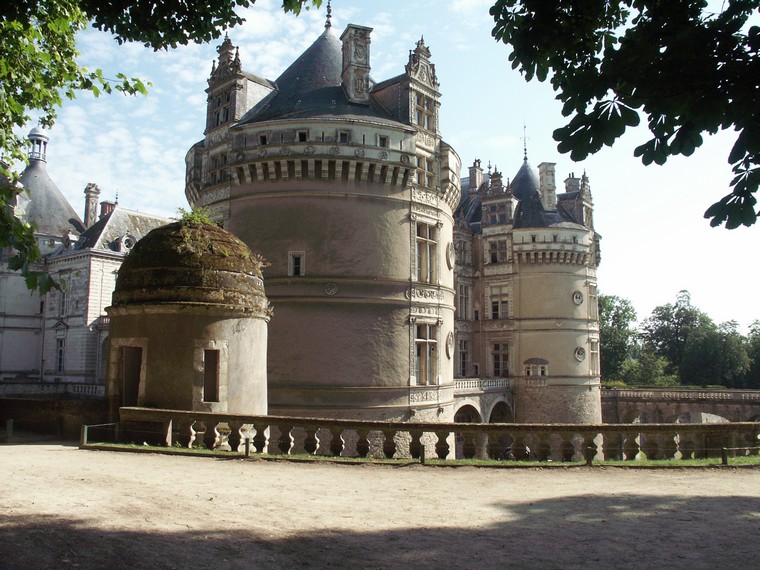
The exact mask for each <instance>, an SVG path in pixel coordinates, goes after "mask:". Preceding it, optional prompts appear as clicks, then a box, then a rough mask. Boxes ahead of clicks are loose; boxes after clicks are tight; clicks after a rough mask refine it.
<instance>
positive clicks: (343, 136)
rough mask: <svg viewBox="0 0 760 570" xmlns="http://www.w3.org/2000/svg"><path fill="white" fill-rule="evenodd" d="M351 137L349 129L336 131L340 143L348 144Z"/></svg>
mask: <svg viewBox="0 0 760 570" xmlns="http://www.w3.org/2000/svg"><path fill="white" fill-rule="evenodd" d="M350 139H351V133H350V132H349V131H338V142H339V143H341V144H348V142H349V140H350Z"/></svg>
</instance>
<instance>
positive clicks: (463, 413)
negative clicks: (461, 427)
mask: <svg viewBox="0 0 760 570" xmlns="http://www.w3.org/2000/svg"><path fill="white" fill-rule="evenodd" d="M454 421H455V422H457V423H465V424H474V423H481V422H482V421H483V420H482V418H481V417H480V412H479V411H478V410H477V409H476V408H475V406H473V405H472V404H464V405H463V406H461V407H460V408H459V409H458V410H457V411H456V413H455V414H454ZM476 437H477V435H471V434H464V433H462V432H455V433H454V441H455V444H454V453H455V457H456V458H457V459H463V458H465V459H471V458H473V457H475V449H476V441H475V440H476Z"/></svg>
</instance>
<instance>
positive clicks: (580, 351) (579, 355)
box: [575, 346, 586, 362]
mask: <svg viewBox="0 0 760 570" xmlns="http://www.w3.org/2000/svg"><path fill="white" fill-rule="evenodd" d="M584 358H586V349H585V348H583V347H580V346H579V347H578V348H576V349H575V360H577V361H578V362H583V359H584Z"/></svg>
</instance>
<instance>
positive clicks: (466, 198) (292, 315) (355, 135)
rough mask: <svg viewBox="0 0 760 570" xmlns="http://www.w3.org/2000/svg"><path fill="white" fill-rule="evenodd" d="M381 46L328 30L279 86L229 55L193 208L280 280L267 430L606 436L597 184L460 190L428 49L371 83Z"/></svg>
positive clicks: (223, 49)
mask: <svg viewBox="0 0 760 570" xmlns="http://www.w3.org/2000/svg"><path fill="white" fill-rule="evenodd" d="M371 32H372V29H371V28H367V27H363V26H356V25H353V24H351V25H349V26H348V27H347V28H346V30H345V31H344V32H343V33H342V35H341V36H340V39H338V38H336V37H335V35H334V34H333V32H332V30H331V27H330V25H329V20H328V24H327V26H326V29H325V32H324V34H322V35H321V36H320V37H319V38H318V39H317V40H316V41H315V42H314V44H313V45H312V46H311V47H310V48H308V49H307V50H306V51H305V52H304V53H303V54H302V55H301V56H300V57H299V58H298V59H297V60H296V61H295V62H294V63H293V64H292V65H291V66H290V67H289V68H288V69H286V70H285V71H284V72H283V73H282V75H281V76H280V77H279V78H278V79H277V80H275V81H268V80H263V79H261V78H258V77H256V76H254V75H252V74H249V73H246V72H244V71H243V69H242V63H241V62H240V59H239V57H238V55H237V52H236V50H235V48H234V47H233V46H232V43H231V41H230V40H229V39H228V38H226V39H225V41H224V43H223V44H222V46H220V48H219V54H220V55H219V60H218V62H214V66H213V68H212V73H211V76H210V78H209V88H208V89H207V93H208V111H207V118H206V127H207V128H206V132H205V138H204V139H203V140H202V141H200V142H198V143H196V144H195V145H194V146H193V147H192V148H191V149H190V151H189V152H188V154H187V159H186V164H187V190H186V195H187V198H188V201H189V202H190V204H191V205H193V206H204V207H206V208H208V209H209V210H210V211H211V212H212V214H213V216H214V217H215V219H216V220H218V221H219V222H221V223H223V224H224V227H225V228H227V229H229V230H230V231H232V232H233V233H235V234H236V235H238V236H239V237H240V238H241V239H243V241H245V242H246V243H248V244H249V245H252V246H254V247H256V248H257V249H259V250H260V251H261V252H262V254H263V255H264V257H265V258H266V259H267V260H268V261H269V262H270V263H271V266H270V267H269V268H268V269H267V270H266V271H265V276H266V280H267V292H268V296H269V298H270V300H271V301H272V304H273V306H274V310H275V316H274V318H273V319H272V322H271V325H270V339H269V404H270V411H271V413H273V414H284V415H296V416H298V415H300V416H320V417H336V418H367V419H392V420H408V419H413V418H419V417H423V416H424V417H425V418H426V419H429V418H438V419H439V420H443V421H446V420H448V421H450V420H452V419H453V418H454V417H455V413H456V412H457V411H458V410H462V413H461V414H459V417H460V418H463V417H465V416H467V418H469V419H470V421H489V420H490V419H498V420H499V421H511V420H518V421H567V422H586V421H589V422H594V421H600V418H601V416H600V413H601V412H600V404H599V401H600V400H599V398H600V382H599V369H598V346H599V339H598V323H597V316H596V298H595V290H596V275H595V269H596V265H597V263H598V260H599V255H598V251H599V250H598V236H597V234H596V233H595V232H594V229H593V221H592V212H593V204H592V202H591V195H590V191H589V189H588V184H587V179H585V177H584V178H583V179H582V180H581V179H576V178H574V177H571V178H570V179H569V181H568V182H567V185H568V186H567V188H566V192H565V193H563V194H560V195H559V196H558V195H557V192H556V185H555V182H554V165H552V164H543V165H541V166H540V167H539V172H538V173H536V172H534V171H533V169H532V168H531V167H530V166H529V165H528V163H527V159H526V161H525V164H524V165H523V167H522V168H521V169H520V172H519V173H518V176H516V177H515V179H514V180H513V181H512V182H511V183H507V184H504V183H503V182H502V181H501V177H500V175H498V173H493V174H492V175H490V173H489V176H484V174H483V172H482V169H481V168H480V166H479V164H476V165H474V167H473V168H471V169H470V176H469V177H468V178H467V179H466V180H465V183H466V187H465V190H464V191H463V190H462V189H461V188H460V179H459V171H460V169H461V163H460V159H459V157H458V156H457V154H456V153H455V152H454V150H453V149H451V147H449V146H448V145H447V144H446V143H445V142H444V141H443V140H442V138H441V133H440V130H439V107H440V96H441V92H440V85H439V83H438V80H437V77H436V71H435V66H434V65H433V64H432V62H431V53H430V50H429V49H428V47H427V46H426V45H425V44H424V42H423V41H422V40H420V41H419V42H417V44H416V45H415V46H414V49H413V50H411V51H410V52H409V57H408V61H407V62H406V65H405V66H404V71H403V73H401V74H400V75H398V76H396V77H393V78H391V79H387V80H385V81H381V82H373V81H372V80H371V79H370V75H369V74H370V70H371V51H370V46H371ZM233 53H234V54H235V55H233ZM252 82H253V83H255V84H256V85H257V86H259V87H260V88H259V89H258V90H257V91H256V94H257V95H256V97H258V99H256V98H253V99H251V98H250V97H249V98H248V99H246V100H247V101H248V103H249V104H251V106H250V107H249V108H248V109H241V108H239V106H238V105H236V104H235V102H236V101H237V99H236V97H237V96H239V94H241V93H246V94H250V93H251V90H250V85H252ZM236 94H237V95H236ZM224 101H230V102H231V103H230V105H231V106H232V107H234V108H235V113H233V114H228V115H222V116H221V119H220V116H219V115H218V108H219V105H220V104H223V103H224ZM455 210H456V214H455ZM492 215H495V216H496V217H495V219H494V221H493V223H492V222H491V221H490V220H491V216H492ZM516 217H519V220H520V221H519V223H515V219H516ZM483 219H485V220H486V221H485V222H482V220H483ZM492 256H494V258H493V261H492V259H491V258H492ZM494 307H496V309H494ZM492 311H496V313H492ZM494 315H496V316H494ZM455 377H457V378H460V379H461V382H460V383H459V384H455V382H454V378H455ZM505 378H508V379H509V382H507V383H504V384H499V383H498V382H495V383H494V384H493V386H491V385H489V388H488V389H482V387H483V386H485V385H486V384H488V382H489V381H498V380H503V379H505ZM472 381H478V382H480V383H479V384H478V385H479V386H480V387H481V389H479V390H472V389H470V388H467V389H464V392H462V393H458V388H457V386H459V385H460V384H461V385H462V386H465V385H469V384H468V383H470V384H471V383H472ZM483 382H485V383H483Z"/></svg>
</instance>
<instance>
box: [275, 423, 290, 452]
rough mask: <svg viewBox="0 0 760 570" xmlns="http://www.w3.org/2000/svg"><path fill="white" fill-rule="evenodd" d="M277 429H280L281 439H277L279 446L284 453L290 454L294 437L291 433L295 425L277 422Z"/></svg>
mask: <svg viewBox="0 0 760 570" xmlns="http://www.w3.org/2000/svg"><path fill="white" fill-rule="evenodd" d="M277 429H278V430H280V439H278V440H277V448H278V449H279V450H280V452H281V453H282V454H283V455H288V454H289V453H290V449H291V448H292V447H293V438H292V437H291V435H290V430H292V429H293V426H292V425H290V424H277Z"/></svg>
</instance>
